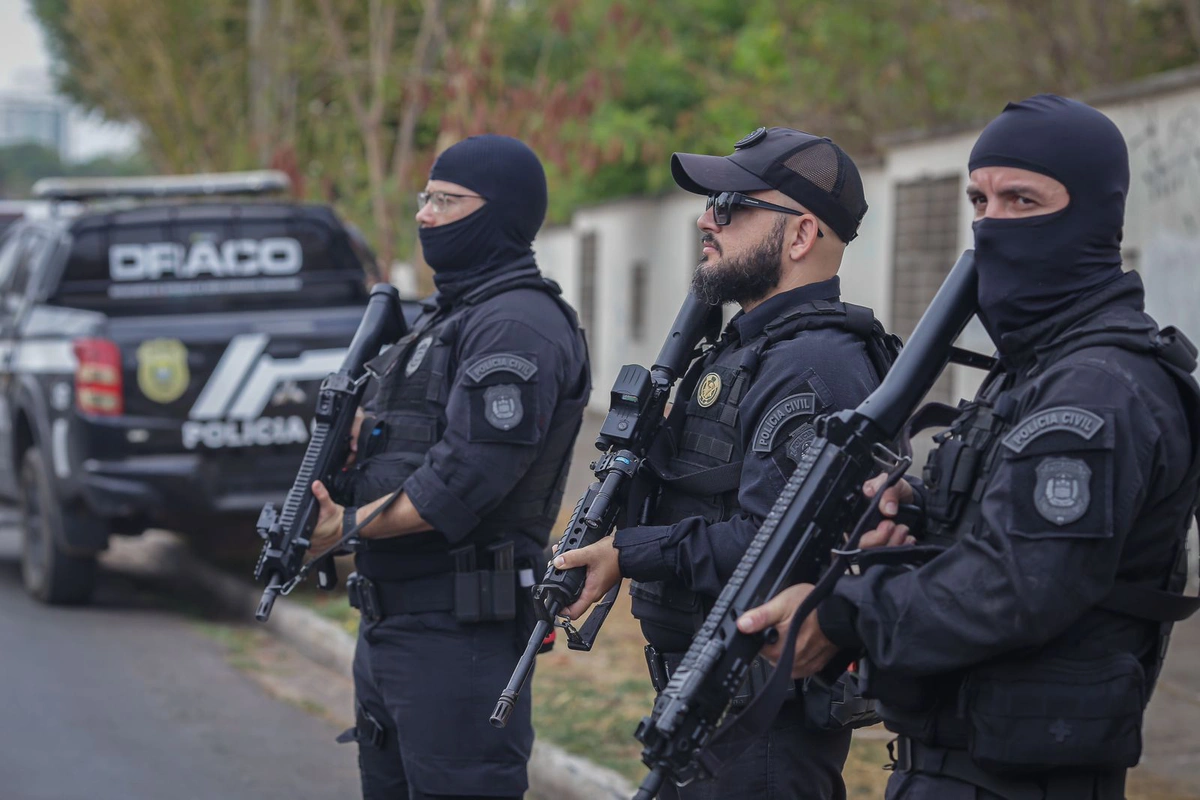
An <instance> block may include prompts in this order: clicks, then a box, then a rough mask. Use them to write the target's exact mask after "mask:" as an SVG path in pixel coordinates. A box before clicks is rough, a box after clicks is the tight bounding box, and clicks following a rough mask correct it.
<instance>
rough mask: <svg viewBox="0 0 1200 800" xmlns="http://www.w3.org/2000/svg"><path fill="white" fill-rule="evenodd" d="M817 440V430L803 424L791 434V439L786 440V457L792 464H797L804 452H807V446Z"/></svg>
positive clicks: (809, 424) (807, 424)
mask: <svg viewBox="0 0 1200 800" xmlns="http://www.w3.org/2000/svg"><path fill="white" fill-rule="evenodd" d="M816 438H817V429H816V428H814V427H813V426H812V424H811V423H808V422H806V423H804V424H803V425H801V426H800V427H799V428H797V429H796V432H795V433H793V434H792V438H791V439H789V440H788V446H787V456H788V458H790V459H791V460H792V461H793V462H794V463H796V464H799V463H800V458H801V457H802V456H803V455H804V452H805V451H806V450H808V446H809V445H810V444H812V443H813V440H814V439H816Z"/></svg>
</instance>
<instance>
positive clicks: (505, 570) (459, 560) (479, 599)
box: [450, 541, 517, 622]
mask: <svg viewBox="0 0 1200 800" xmlns="http://www.w3.org/2000/svg"><path fill="white" fill-rule="evenodd" d="M485 552H486V553H487V554H488V556H489V557H490V560H491V562H492V569H491V570H481V569H478V568H477V562H476V556H475V545H473V544H472V545H466V546H465V547H460V548H458V549H457V550H451V551H450V556H451V557H452V558H453V559H454V618H455V619H457V620H458V621H459V622H500V621H503V620H510V619H516V616H517V575H516V572H515V570H514V567H513V544H512V542H510V541H503V542H496V543H495V544H492V545H489V546H488V548H487V549H486V551H485Z"/></svg>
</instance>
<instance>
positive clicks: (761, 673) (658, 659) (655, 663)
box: [646, 644, 796, 708]
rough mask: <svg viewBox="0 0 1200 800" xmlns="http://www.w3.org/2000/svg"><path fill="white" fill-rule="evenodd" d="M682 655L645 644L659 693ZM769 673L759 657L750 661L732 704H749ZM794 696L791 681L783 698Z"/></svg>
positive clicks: (794, 692)
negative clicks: (661, 650)
mask: <svg viewBox="0 0 1200 800" xmlns="http://www.w3.org/2000/svg"><path fill="white" fill-rule="evenodd" d="M683 656H684V654H683V653H660V652H659V651H658V649H657V648H655V647H654V645H652V644H648V645H646V666H647V667H648V668H649V669H650V683H651V684H653V686H654V691H656V692H659V693H661V692H662V690H663V689H665V688H667V684H668V683H669V682H670V680H671V676H672V675H674V674H675V670H677V669H679V665H680V663H682V662H683ZM770 675H771V667H770V665H769V664H768V663H767V662H766V661H765V660H763V659H762V658H761V657H759V658H755V659H754V661H752V662H750V668H749V669H748V670H747V671H746V680H744V681H743V682H742V685H741V686H739V687H738V690H737V694H736V695H734V697H733V700H732V701H731V704H732V706H733V707H734V708H742V707H744V706H747V705H749V704H750V701H751V700H753V699H754V696H755V695H756V694H758V691H759V690H760V689H761V688H762V687H763V686H764V685H765V684H766V682H767V678H768V677H770ZM795 698H796V682H795V681H792V682H791V684H790V685H789V686H788V690H787V694H786V695H785V700H794V699H795Z"/></svg>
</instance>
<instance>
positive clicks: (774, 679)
mask: <svg viewBox="0 0 1200 800" xmlns="http://www.w3.org/2000/svg"><path fill="white" fill-rule="evenodd" d="M975 289H976V276H975V265H974V258H973V252H972V251H970V250H968V251H966V252H965V253H963V255H962V256H961V257H960V258H959V259H958V263H957V264H955V265H954V268H953V269H952V270H951V272H950V274H949V276H948V277H947V278H946V281H945V282H944V283H943V284H942V287H941V289H939V290H938V293H937V296H936V297H934V299H933V302H932V303H930V305H929V308H928V309H927V310H926V311H925V314H924V315H923V316H922V317H921V321H920V322H919V323H918V324H917V328H916V330H915V331H913V335H912V338H911V339H910V340H909V342H908V344H907V345H906V346H905V347H904V349H903V350H902V351H901V352H900V356H899V358H897V359H896V363H895V364H894V365H893V366H892V369H891V371H889V372H888V374H887V376H886V377H885V378H884V380H883V382H882V383H881V384H880V385H879V387H878V388H877V389H876V390H875V391H874V392H872V393H871V395H870V396H869V397H867V399H866V400H864V401H863V402H862V403H861V404H860V405H859V406H858V408H856V409H854V410H853V411H850V410H846V411H840V412H838V413H835V414H832V415H829V416H825V417H821V418H819V419H818V422H817V433H818V436H817V438H816V439H814V440H813V442H812V444H810V445H809V447H808V450H806V451H805V452H804V455H803V456H802V457H801V459H800V463H799V464H798V465H797V466H796V470H795V472H794V473H793V474H792V477H791V478H790V479H789V480H788V482H787V485H786V486H785V487H784V489H783V492H782V493H781V494H780V495H779V499H778V500H777V501H776V503H775V506H774V507H773V508H772V509H771V513H770V514H768V515H767V517H766V519H765V520H763V524H762V527H761V528H760V529H759V531H758V533H757V534H756V535H755V537H754V539H753V540H752V541H751V543H750V546H749V547H748V548H747V550H746V553H745V555H744V556H743V557H742V560H741V562H740V563H739V564H738V567H737V570H736V571H735V572H734V573H733V576H732V577H731V578H730V579H729V582H728V583H727V584H726V585H725V588H724V589H723V590H722V591H721V594H720V596H719V597H718V598H717V601H716V604H715V605H714V606H713V608H712V611H711V612H710V613H709V615H708V617H707V619H706V620H705V622H704V625H703V626H702V627H701V628H700V631H699V632H698V633H697V634H696V635H695V637H694V638H693V639H692V644H691V646H690V647H689V649H688V651H687V654H686V655H685V656H684V659H683V661H682V662H681V663H680V665H679V667H678V668H677V669H676V671H675V673H674V674H672V675H671V679H670V681H669V682H668V684H667V686H666V688H665V689H663V691H662V694H661V695H659V697H658V699H657V700H656V701H655V703H654V710H653V711H652V712H651V714H650V716H649V717H646V718H645V719H643V720H642V722H641V724H640V725H639V726H638V729H637V733H636V736H637V738H638V739H639V740H640V741H641V742H642V744H643V745H644V748H643V750H642V760H643V761H644V762H645V763H646V765H647V766H648V767H650V769H651V773H650V775H648V776H647V777H646V779H645V780H644V781H643V783H642V785H641V788H640V789H639V790H638V793H637V795H636V798H635V800H650V798H653V797H655V796H656V795H657V794H658V791H659V789H660V788H662V784H663V781H664V780H666V779H667V778H668V777H669V778H671V779H672V780H674V781H675V782H676V783H678V784H680V785H683V784H686V783H688V782H690V781H692V780H694V779H696V778H705V777H711V776H714V775H716V774H717V772H718V771H719V770H720V768H721V767H722V765H723V764H724V763H725V762H726V761H728V760H729V758H732V757H733V756H735V755H737V753H738V752H739V751H740V750H741V749H742V748H740V747H738V743H737V741H736V740H737V739H738V738H741V739H743V740H744V739H745V738H746V737H745V736H741V737H737V736H731V735H730V734H729V731H730V730H734V732H735V733H742V734H744V733H756V732H759V731H760V730H765V729H766V724H769V722H770V720H771V719H772V718H773V717H774V716H775V714H776V713H777V711H778V709H779V704H780V703H781V702H782V699H783V696H784V692H785V691H786V688H787V683H788V682H790V681H791V658H792V655H793V649H794V646H795V641H796V634H797V633H798V632H799V629H800V622H801V621H802V620H803V619H804V617H805V616H806V615H807V613H808V612H810V611H811V610H812V609H813V608H815V607H816V606H817V604H818V603H820V601H821V600H822V599H823V598H824V597H825V596H827V595H828V594H829V592H830V591H832V589H833V586H834V584H835V583H836V581H837V579H838V578H839V577H840V576H841V575H842V574H844V573H845V571H846V569H847V567H848V566H849V559H850V557H852V556H853V555H855V552H854V550H855V548H856V547H857V546H858V539H859V538H860V537H861V535H862V533H863V532H864V531H865V530H868V528H869V526H870V527H873V525H872V522H873V521H877V520H878V510H877V506H878V503H879V498H881V497H882V496H883V491H882V490H880V492H879V493H878V494H877V495H876V498H875V500H874V502H872V503H866V501H865V500H864V499H863V497H862V485H863V482H864V481H866V480H868V479H869V478H871V477H873V476H874V475H875V474H876V473H877V472H878V471H879V469H880V467H881V466H882V467H884V468H885V469H886V470H887V471H888V483H889V485H894V484H895V483H896V482H897V481H898V480H899V479H900V478H901V477H902V476H903V475H904V473H905V471H906V470H907V468H908V466H909V464H910V463H911V459H910V458H907V457H901V456H897V455H895V454H894V453H891V452H890V451H889V450H888V448H887V445H888V443H890V442H892V441H893V440H894V439H896V437H897V435H898V434H899V433H900V431H901V428H902V427H903V425H904V423H905V421H906V420H907V419H908V418H909V416H910V415H911V414H912V412H913V411H914V409H915V408H916V406H917V404H918V403H919V402H920V401H921V399H922V398H923V397H924V396H925V394H926V392H928V391H929V388H930V387H931V386H933V383H934V381H936V380H937V377H938V375H939V374H940V373H941V371H942V369H943V367H945V365H946V363H947V362H948V361H950V360H951V359H952V355H956V353H955V354H952V351H953V350H955V348H953V343H954V340H955V338H957V336H958V334H959V333H960V332H961V331H962V329H963V327H964V326H965V325H966V324H967V321H968V320H969V319H970V318H971V316H972V314H974V312H975V302H976V301H975ZM954 360H958V359H957V358H955V359H954ZM864 505H866V506H867V508H866V509H865V511H864V508H863V507H864ZM860 514H861V516H860ZM856 518H858V524H857V525H855V524H854V522H855V519H856ZM851 527H853V528H854V530H853V532H852V533H851V534H850V537H849V538H848V539H843V534H844V533H845V532H846V531H847V530H850V529H851ZM839 546H840V548H841V549H838V548H839ZM831 551H833V553H834V555H835V556H836V557H835V559H834V562H833V564H832V565H831V566H830V568H829V569H828V570H827V571H826V573H825V575H824V577H822V579H821V580H820V581H819V582H818V583H817V585H816V587H815V588H814V590H813V592H812V594H810V595H809V596H808V597H807V598H806V599H805V601H804V602H803V604H801V606H800V608H799V609H797V611H796V613H795V614H794V616H793V618H792V619H793V622H792V625H791V627H790V628H789V630H788V632H787V637H786V639H785V641H784V645H783V653H784V657H783V659H781V661H780V663H779V665H778V666H777V667H776V669H775V671H774V672H773V673H772V675H771V677H770V678H769V679H768V681H767V684H766V685H765V686H764V687H763V689H762V691H761V692H760V693H759V695H758V697H756V698H755V700H754V701H753V702H752V703H751V705H750V706H749V707H748V708H747V709H746V711H745V712H743V714H742V715H741V716H740V717H738V718H737V719H735V720H731V721H730V722H728V723H726V724H725V725H723V726H722V727H721V729H720V731H718V730H717V726H718V724H719V723H720V722H721V721H722V717H723V716H724V715H725V712H726V709H727V708H728V707H729V704H730V701H731V700H732V699H733V697H734V695H735V694H736V693H737V691H738V687H739V686H741V684H742V681H743V680H744V679H745V677H746V671H747V669H748V668H749V666H750V662H752V661H753V660H754V657H755V656H756V655H758V652H759V651H760V650H761V649H762V647H763V645H764V644H766V643H768V642H774V641H776V640H777V639H778V632H776V631H774V630H770V631H764V632H762V633H758V634H755V635H747V634H743V633H740V632H739V631H738V629H737V619H738V617H739V616H741V615H742V614H743V613H744V612H746V611H749V610H750V609H751V608H754V607H756V606H759V605H762V604H763V603H764V602H766V601H767V600H769V599H771V598H772V597H774V596H775V595H776V594H778V593H779V592H780V591H781V590H782V589H784V588H785V587H787V586H790V585H792V584H795V583H798V582H802V581H811V580H814V579H815V578H816V576H817V575H818V574H819V571H820V566H821V564H822V562H823V561H824V560H825V559H826V558H827V557H828V555H829V553H830V552H831ZM714 734H715V735H714ZM731 738H732V739H733V740H734V741H733V742H732V743H730V739H731ZM721 751H724V752H721Z"/></svg>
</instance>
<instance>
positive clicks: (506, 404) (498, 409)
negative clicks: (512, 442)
mask: <svg viewBox="0 0 1200 800" xmlns="http://www.w3.org/2000/svg"><path fill="white" fill-rule="evenodd" d="M483 415H484V418H485V419H486V420H487V421H488V424H489V425H491V426H492V427H493V428H495V429H496V430H500V431H511V430H512V429H513V428H515V427H517V425H519V424H521V420H522V419H523V418H524V416H525V409H524V407H523V406H522V405H521V390H520V389H518V388H517V387H516V386H513V385H512V384H511V383H501V384H498V385H496V386H489V387H488V389H487V391H486V392H484V394H483Z"/></svg>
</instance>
